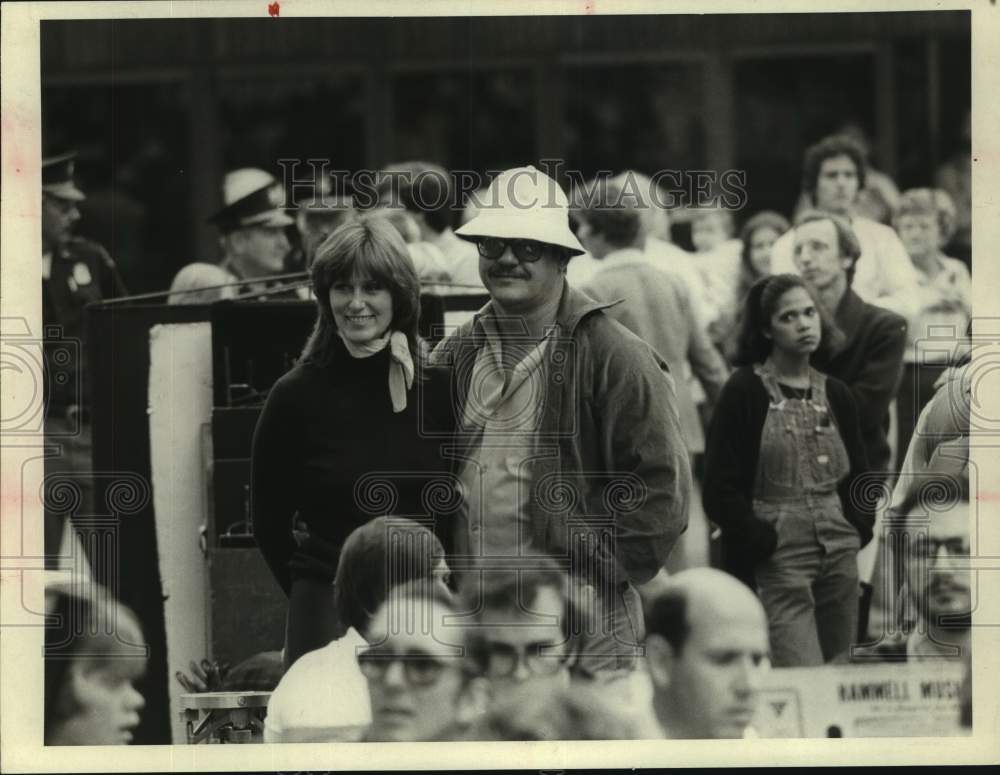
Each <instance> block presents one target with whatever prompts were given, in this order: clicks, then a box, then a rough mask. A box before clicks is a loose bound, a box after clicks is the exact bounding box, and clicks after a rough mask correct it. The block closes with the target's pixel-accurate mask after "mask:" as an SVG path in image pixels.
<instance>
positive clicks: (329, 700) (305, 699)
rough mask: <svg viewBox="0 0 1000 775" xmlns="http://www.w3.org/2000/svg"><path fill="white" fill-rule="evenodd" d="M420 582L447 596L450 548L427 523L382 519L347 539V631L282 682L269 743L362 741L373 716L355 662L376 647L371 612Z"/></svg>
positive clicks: (343, 577)
mask: <svg viewBox="0 0 1000 775" xmlns="http://www.w3.org/2000/svg"><path fill="white" fill-rule="evenodd" d="M420 579H423V580H426V581H429V582H431V583H433V584H434V585H435V586H438V587H440V588H441V589H442V590H444V591H445V592H447V591H448V590H447V579H448V565H447V563H446V562H445V560H444V547H443V546H442V545H441V542H440V541H439V540H438V538H437V536H435V535H434V533H432V532H431V531H430V530H429V529H428V528H427V527H425V526H424V525H421V524H419V523H417V522H414V521H413V520H410V519H404V518H402V517H378V518H376V519H373V520H372V521H371V522H369V523H367V524H365V525H362V526H361V527H359V528H357V529H356V530H354V531H353V532H352V533H351V534H350V535H349V536H348V537H347V540H346V541H344V548H343V549H342V550H341V552H340V561H339V563H338V564H337V576H336V579H335V581H334V585H333V588H334V605H335V606H336V609H337V617H338V619H339V620H340V621H341V622H343V623H344V625H345V626H346V627H347V632H346V633H345V634H344V635H343V636H342V637H340V638H338V639H336V640H333V641H331V642H330V643H329V644H328V645H326V646H324V647H323V648H320V649H315V650H314V651H310V652H308V653H306V654H303V655H302V656H301V657H300V658H299V659H298V660H296V662H295V664H293V665H292V666H291V667H290V668H289V669H288V671H287V672H286V673H285V674H284V676H282V678H281V681H280V682H279V683H278V685H277V687H276V688H275V689H274V692H273V693H272V694H271V699H270V700H269V702H268V705H267V719H266V721H265V723H264V742H265V743H309V742H331V741H336V740H341V741H351V740H358V739H360V737H361V734H362V733H363V732H364V730H365V729H366V728H367V726H368V725H369V724H370V723H371V710H370V707H369V700H368V685H367V683H366V681H365V678H364V676H363V675H362V674H361V672H360V671H359V669H358V665H357V661H356V659H355V656H356V654H357V652H358V651H359V650H361V649H364V648H367V647H368V644H369V642H370V638H371V636H370V633H369V630H370V626H371V619H372V612H373V611H375V610H376V609H378V607H379V606H380V605H382V604H383V603H384V602H385V600H386V598H387V597H388V596H389V592H390V591H391V590H392V589H393V588H394V587H397V586H399V585H401V584H405V583H407V582H410V581H414V580H420ZM371 642H374V641H371Z"/></svg>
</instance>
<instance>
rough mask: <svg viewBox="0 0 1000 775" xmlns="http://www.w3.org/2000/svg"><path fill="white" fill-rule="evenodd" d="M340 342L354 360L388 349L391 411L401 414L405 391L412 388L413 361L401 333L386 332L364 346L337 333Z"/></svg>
mask: <svg viewBox="0 0 1000 775" xmlns="http://www.w3.org/2000/svg"><path fill="white" fill-rule="evenodd" d="M337 334H338V335H340V339H341V341H342V342H343V343H344V346H345V347H346V348H347V352H349V353H350V354H351V355H352V356H353V357H354V358H370V357H371V356H373V355H374V354H375V353H380V352H382V350H384V349H385V348H386V347H387V346H388V348H389V355H390V356H391V358H390V361H389V397H390V398H391V399H392V411H394V412H402V411H403V410H404V409H406V391H408V390H409V389H410V388H411V387H413V359H412V358H411V357H410V344H409V342H408V341H407V339H406V334H404V333H403V332H402V331H393V332H392V333H390V332H388V331H386V332H385V334H383V335H382V336H380V337H379V338H378V339H372V340H371V341H370V342H367V343H365V344H355V343H354V342H351V341H349V340H347V339H346V338H344V336H343V334H341V333H340V332H339V331H338V332H337Z"/></svg>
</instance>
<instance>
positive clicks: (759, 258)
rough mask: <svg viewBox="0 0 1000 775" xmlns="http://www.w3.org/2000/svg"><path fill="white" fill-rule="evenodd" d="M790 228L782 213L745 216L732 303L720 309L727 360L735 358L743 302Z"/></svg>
mask: <svg viewBox="0 0 1000 775" xmlns="http://www.w3.org/2000/svg"><path fill="white" fill-rule="evenodd" d="M789 228H791V227H790V226H789V224H788V219H787V218H785V216H783V215H781V213H776V212H774V211H773V210H762V211H760V212H759V213H756V214H755V215H752V216H751V217H750V218H748V219H747V222H746V223H744V224H743V228H742V229H740V242H741V243H742V245H743V247H742V249H741V250H740V276H739V279H738V280H737V282H736V293H735V295H734V296H733V298H732V305H731V306H730V307H729V308H728V309H725V310H722V323H720V325H721V326H722V327H723V329H724V330H725V334H724V336H723V337H722V340H721V347H722V351H723V355H725V356H726V358H727V359H728V360H730V361H731V360H732V359H733V358H734V357H735V355H736V349H737V346H738V344H739V342H738V338H739V330H740V320H741V316H742V313H743V302H744V301H745V300H746V297H747V294H748V293H749V292H750V288H751V286H752V285H753V284H754V283H755V282H757V281H758V280H760V279H762V278H764V277H768V276H769V275H770V274H771V248H772V247H774V243H775V242H776V241H777V240H778V237H780V236H781V235H782V234H784V233H785V232H786V231H788V229H789Z"/></svg>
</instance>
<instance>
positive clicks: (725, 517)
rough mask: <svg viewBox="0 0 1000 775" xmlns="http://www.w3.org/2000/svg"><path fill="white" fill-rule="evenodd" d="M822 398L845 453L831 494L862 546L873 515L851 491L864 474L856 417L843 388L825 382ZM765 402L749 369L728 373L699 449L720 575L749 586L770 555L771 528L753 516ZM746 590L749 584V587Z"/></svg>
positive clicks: (761, 385) (772, 543) (763, 392)
mask: <svg viewBox="0 0 1000 775" xmlns="http://www.w3.org/2000/svg"><path fill="white" fill-rule="evenodd" d="M826 394H827V399H828V400H829V402H830V409H831V411H832V413H833V417H834V420H835V422H836V424H837V427H838V428H839V429H840V436H841V439H842V440H843V442H844V446H845V447H846V448H847V457H848V460H849V461H850V465H851V469H850V473H849V474H848V475H847V477H845V479H844V480H843V481H842V482H841V483H840V485H839V487H838V488H837V491H838V494H839V495H840V501H841V504H842V505H843V507H844V516H845V517H846V518H847V520H848V521H849V522H850V523H851V524H852V525H854V527H855V528H857V531H858V533H859V535H860V536H861V543H862V546H863V545H865V544H867V543H868V542H869V541H870V540H871V538H872V526H873V524H874V522H875V517H874V513H873V512H872V511H871V510H870V508H868V504H866V502H865V501H864V499H862V498H859V497H851V487H852V485H853V484H854V482H855V481H856V480H858V478H859V477H862V476H863V475H864V474H866V473H867V471H868V461H867V458H866V455H865V447H864V442H863V439H862V437H861V430H860V428H859V426H858V413H857V409H856V408H855V406H854V400H853V399H852V398H851V393H850V391H849V390H848V388H847V386H846V385H844V383H842V382H840V381H839V380H836V379H832V378H828V379H827V381H826ZM769 404H770V398H769V396H768V393H767V388H765V387H764V383H763V382H762V381H761V379H760V377H758V376H757V375H756V374H755V373H754V371H753V367H752V366H743V367H741V368H739V369H737V370H736V371H735V372H733V375H732V376H731V377H730V378H729V381H728V382H727V383H726V385H725V387H724V388H723V389H722V395H721V396H720V397H719V403H718V404H717V405H716V407H715V413H714V414H713V416H712V422H711V425H710V426H709V429H708V442H707V444H706V447H705V475H704V479H703V493H702V497H703V502H704V506H705V513H706V514H707V515H708V518H709V519H710V520H712V522H714V523H715V524H716V525H718V526H719V527H720V528H721V529H722V539H723V554H724V563H725V566H726V570H728V571H729V572H730V573H732V574H733V575H735V576H737V577H738V578H740V579H742V580H744V581H746V582H747V583H751V582H752V579H753V567H754V565H756V564H757V563H759V562H762V561H763V560H765V559H767V558H768V557H769V556H770V555H771V554H772V553H773V552H774V549H775V544H776V542H777V535H776V533H775V531H774V528H773V527H772V526H771V525H770V524H769V523H768V522H766V521H764V520H762V519H759V518H758V517H756V516H755V515H754V512H753V499H754V485H755V482H756V478H757V462H758V459H759V457H760V441H761V435H762V433H763V431H764V421H765V419H766V418H767V411H768V406H769ZM751 586H752V583H751Z"/></svg>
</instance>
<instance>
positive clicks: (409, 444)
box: [250, 339, 449, 594]
mask: <svg viewBox="0 0 1000 775" xmlns="http://www.w3.org/2000/svg"><path fill="white" fill-rule="evenodd" d="M334 346H335V347H336V350H335V353H334V356H333V358H332V360H331V362H330V363H329V364H322V365H321V364H317V363H311V362H310V363H302V364H299V365H298V366H296V367H295V368H293V369H292V370H291V371H289V372H288V373H287V374H285V375H284V376H283V377H282V378H281V379H279V380H278V381H277V382H276V383H275V385H274V387H273V388H272V389H271V393H270V395H269V396H268V398H267V403H266V404H265V405H264V410H263V412H262V414H261V416H260V419H259V421H258V422H257V429H256V431H255V433H254V439H253V453H252V464H251V477H250V478H251V510H252V511H251V513H252V518H253V526H254V535H255V537H256V540H257V544H258V546H259V547H260V550H261V553H262V554H263V555H264V558H265V559H266V560H267V563H268V565H269V566H270V568H271V571H272V572H273V573H274V575H275V578H276V579H277V580H278V583H279V584H280V585H281V586H282V588H283V589H284V590H285V592H286V594H287V593H288V592H289V591H290V589H291V582H292V578H293V576H294V575H296V573H297V572H298V570H299V568H300V566H301V563H300V562H299V560H298V559H296V562H295V563H293V568H290V567H289V561H291V560H292V558H293V556H296V553H297V551H298V546H297V544H296V542H295V540H294V538H293V535H292V527H293V522H294V518H296V517H297V519H299V520H302V521H304V522H305V523H306V524H307V525H308V531H309V534H310V535H311V536H315V537H316V538H318V539H321V542H320V543H321V544H322V549H321V551H320V553H321V554H323V555H326V556H325V558H324V559H325V561H326V564H327V570H328V571H329V573H330V574H331V575H330V577H331V578H332V572H333V570H334V569H335V567H336V562H337V556H338V555H339V552H340V547H341V545H342V543H343V541H344V539H345V538H347V536H348V534H349V533H350V532H351V531H352V530H354V529H355V528H357V527H359V526H361V525H363V524H364V523H366V522H368V521H369V520H371V519H373V518H374V517H376V516H381V515H385V514H391V515H394V516H408V517H414V518H418V519H419V518H421V517H423V518H428V517H429V516H430V514H429V512H428V508H427V504H426V503H425V502H424V500H425V499H424V498H423V497H422V493H423V492H424V491H425V487H427V486H428V485H429V483H430V482H432V481H433V480H440V479H441V478H442V475H445V476H446V472H447V469H448V466H447V463H446V462H443V461H442V458H441V454H440V448H441V445H442V443H443V442H444V441H445V440H446V439H445V438H444V437H442V436H440V435H438V436H437V437H431V438H428V437H426V436H423V437H422V436H421V425H423V427H424V428H425V429H428V428H434V429H437V430H439V431H440V430H442V429H445V428H447V422H448V420H449V418H448V417H446V416H445V413H444V412H443V411H442V407H443V408H446V407H447V406H448V404H449V402H448V399H447V394H446V393H445V392H443V391H446V390H447V387H446V383H445V382H444V381H443V380H442V379H439V378H437V376H436V374H437V373H436V372H429V371H426V370H425V371H424V374H425V377H426V378H425V380H424V381H422V382H419V383H418V382H417V381H415V382H414V384H413V387H412V389H411V390H410V391H409V393H408V394H407V406H406V409H405V410H404V411H402V412H400V413H398V414H397V413H394V412H393V410H392V401H391V399H390V397H389V349H388V348H386V349H385V350H383V351H382V352H380V353H376V354H375V355H372V356H371V357H368V358H354V357H352V356H351V355H350V353H348V352H347V349H346V348H345V347H344V345H343V343H342V342H340V340H339V339H338V340H336V342H335V345H334ZM421 418H423V422H422V423H421ZM437 494H440V491H439V492H438V493H437ZM444 500H446V501H447V500H448V498H445V499H444ZM312 551H314V549H313V550H312ZM321 564H322V563H321ZM314 567H315V564H314ZM310 575H316V574H310ZM318 575H320V576H323V575H325V573H324V572H322V571H321V572H320V573H319V574H318Z"/></svg>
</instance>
